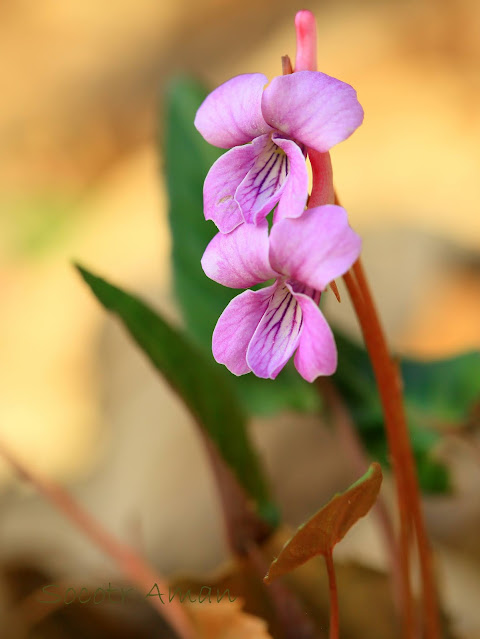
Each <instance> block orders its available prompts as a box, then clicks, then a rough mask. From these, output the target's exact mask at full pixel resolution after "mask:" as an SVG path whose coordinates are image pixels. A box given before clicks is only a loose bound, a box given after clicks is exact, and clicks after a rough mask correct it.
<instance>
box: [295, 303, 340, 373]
mask: <svg viewBox="0 0 480 639" xmlns="http://www.w3.org/2000/svg"><path fill="white" fill-rule="evenodd" d="M294 295H295V298H296V300H297V302H298V304H299V306H300V308H301V310H302V316H303V327H302V333H301V335H300V341H299V343H298V348H297V352H296V353H295V359H294V362H295V367H296V369H297V371H298V372H299V373H300V375H301V376H302V377H303V378H304V379H306V380H307V382H313V380H314V379H316V378H317V377H318V376H319V375H332V374H333V373H334V372H335V370H336V368H337V347H336V346H335V340H334V337H333V333H332V329H331V328H330V326H329V325H328V323H327V320H326V319H325V317H324V316H323V314H322V312H321V310H320V309H319V308H318V305H317V303H316V302H314V301H313V299H312V298H311V297H310V296H309V295H304V294H302V293H294Z"/></svg>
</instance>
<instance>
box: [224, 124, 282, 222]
mask: <svg viewBox="0 0 480 639" xmlns="http://www.w3.org/2000/svg"><path fill="white" fill-rule="evenodd" d="M252 146H254V147H255V149H256V152H257V157H256V159H255V162H254V164H253V166H252V168H251V169H250V171H249V172H248V174H247V175H246V177H245V179H244V180H243V182H242V183H241V184H240V186H239V187H238V189H237V192H236V193H235V200H236V201H237V202H238V204H239V205H240V208H241V209H242V214H243V218H244V220H245V222H247V223H248V224H257V222H258V220H262V219H263V218H265V217H266V216H267V215H268V214H269V213H270V211H271V210H272V209H273V207H274V206H275V204H276V203H277V202H278V200H279V199H280V196H281V194H282V191H283V188H284V185H285V183H286V180H287V171H288V165H289V161H288V157H287V155H286V154H285V153H284V151H283V150H282V149H281V148H280V146H277V145H276V144H275V143H274V142H273V141H272V139H271V136H270V135H263V136H262V137H259V138H257V139H256V140H254V142H253V145H252Z"/></svg>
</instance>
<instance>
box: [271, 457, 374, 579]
mask: <svg viewBox="0 0 480 639" xmlns="http://www.w3.org/2000/svg"><path fill="white" fill-rule="evenodd" d="M381 483H382V470H381V468H380V464H377V463H376V462H373V463H372V464H371V465H370V468H369V469H368V471H367V472H366V473H365V475H363V477H361V478H360V479H359V480H358V481H356V482H355V483H354V484H352V486H350V488H349V489H348V490H346V491H345V492H344V493H340V494H338V495H335V496H334V497H333V499H331V500H330V501H329V502H328V504H326V505H325V506H324V507H323V508H322V509H321V510H319V511H318V512H317V513H316V514H315V515H314V516H313V517H312V518H311V519H309V520H308V521H307V522H306V523H304V524H302V525H301V526H300V527H299V528H298V530H297V532H296V533H295V534H294V535H293V537H292V538H291V539H290V540H289V541H288V542H287V543H286V544H285V546H284V547H283V548H282V550H281V551H280V554H279V555H278V557H277V558H276V559H274V561H273V562H272V564H271V566H270V569H269V571H268V572H267V574H266V576H265V578H264V581H265V583H270V582H271V581H272V580H273V579H275V578H276V577H280V576H281V575H284V574H285V573H287V572H290V571H291V570H294V569H295V568H296V567H297V566H301V565H302V564H304V563H305V562H306V561H308V560H309V559H310V558H311V557H315V556H316V555H325V554H327V553H329V552H331V551H332V549H333V547H334V546H335V544H337V543H338V542H339V541H340V540H341V539H343V538H344V537H345V535H346V534H347V532H348V531H349V530H350V528H351V527H352V526H353V525H354V524H355V523H356V522H357V521H358V520H359V519H360V517H363V516H364V515H366V514H367V513H368V511H369V510H370V508H371V507H372V506H373V504H374V503H375V501H376V499H377V496H378V492H379V490H380V486H381Z"/></svg>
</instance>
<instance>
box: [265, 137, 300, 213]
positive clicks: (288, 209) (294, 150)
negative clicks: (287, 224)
mask: <svg viewBox="0 0 480 639" xmlns="http://www.w3.org/2000/svg"><path fill="white" fill-rule="evenodd" d="M273 141H274V142H275V144H277V145H278V146H279V147H280V148H281V149H282V150H283V151H284V153H285V154H286V156H287V159H288V175H287V180H286V182H285V188H284V189H283V192H282V194H281V196H280V200H279V202H278V206H277V208H276V210H275V215H274V221H275V222H277V221H278V220H281V219H282V218H284V217H300V215H302V213H303V212H304V210H305V205H306V203H307V197H308V172H307V165H306V162H305V157H304V155H303V152H302V150H301V148H300V147H299V146H298V144H297V143H296V142H294V141H293V140H286V139H285V138H280V137H278V136H273Z"/></svg>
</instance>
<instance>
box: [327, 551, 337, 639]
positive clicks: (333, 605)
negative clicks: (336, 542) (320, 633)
mask: <svg viewBox="0 0 480 639" xmlns="http://www.w3.org/2000/svg"><path fill="white" fill-rule="evenodd" d="M324 557H325V564H326V566H327V573H328V587H329V590H330V632H329V635H328V636H329V639H339V637H340V634H339V618H338V592H337V580H336V577H335V566H334V565H333V556H332V550H331V549H330V551H329V552H327V553H326V554H325V555H324Z"/></svg>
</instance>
